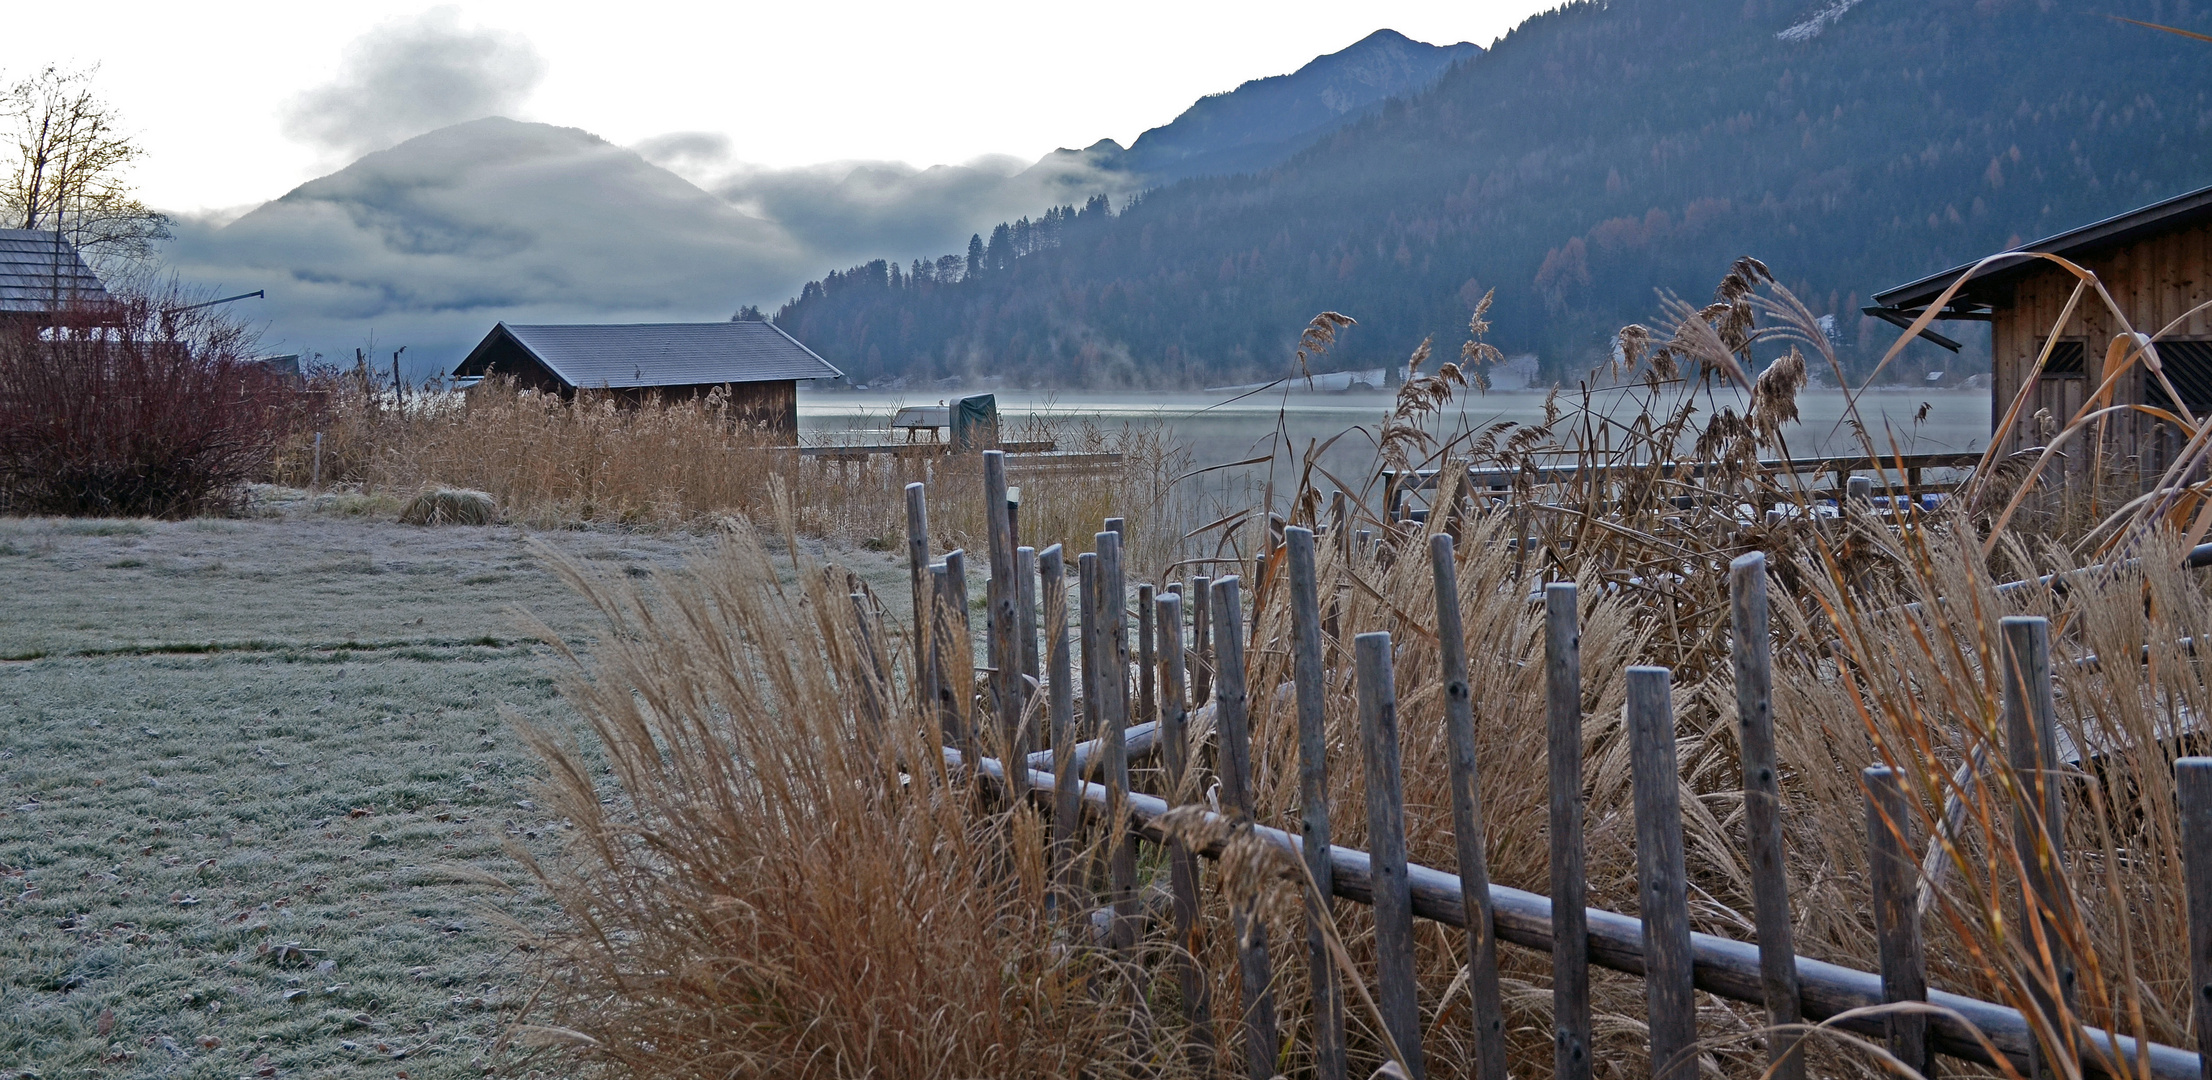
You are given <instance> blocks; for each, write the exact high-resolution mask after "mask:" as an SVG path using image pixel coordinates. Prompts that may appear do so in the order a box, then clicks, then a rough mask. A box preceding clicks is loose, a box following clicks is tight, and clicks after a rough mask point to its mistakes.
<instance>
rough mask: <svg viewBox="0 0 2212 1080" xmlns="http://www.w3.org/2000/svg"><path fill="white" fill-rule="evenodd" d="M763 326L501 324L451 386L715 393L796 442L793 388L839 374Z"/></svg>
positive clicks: (639, 398) (666, 395) (736, 412)
mask: <svg viewBox="0 0 2212 1080" xmlns="http://www.w3.org/2000/svg"><path fill="white" fill-rule="evenodd" d="M843 374H844V373H843V372H841V371H839V370H837V368H836V367H834V366H832V365H831V364H830V362H829V361H827V360H824V359H822V358H821V357H820V356H818V355H816V354H815V352H814V350H812V349H809V348H807V347H806V346H804V345H801V344H800V343H799V341H798V339H797V338H794V337H792V336H791V335H789V334H786V333H784V332H783V330H782V329H780V328H778V327H777V326H776V324H774V323H770V322H761V321H752V320H747V321H744V322H710V323H630V324H589V323H587V324H568V325H530V326H523V325H515V324H510V323H504V322H503V323H500V324H499V325H497V326H494V327H492V331H491V333H489V334H487V335H485V336H484V340H483V341H481V342H479V343H477V346H476V348H475V349H474V350H472V351H470V353H469V354H468V357H467V359H464V360H462V361H461V362H460V364H459V365H458V366H456V367H455V368H454V369H453V375H454V377H455V378H456V379H462V380H475V379H482V378H486V377H497V376H504V377H507V378H511V379H513V380H514V381H515V383H516V385H518V386H523V387H528V388H531V389H535V390H541V391H544V392H547V393H557V394H559V395H561V396H562V397H564V398H574V397H575V396H576V394H577V392H579V391H585V392H595V391H596V392H602V393H606V394H609V395H612V396H613V397H614V399H615V400H617V401H619V402H622V403H624V404H627V405H633V406H634V405H640V404H643V403H644V402H646V401H647V400H653V399H657V400H660V401H687V400H691V399H693V398H699V397H704V396H706V395H707V394H708V393H710V392H712V391H714V390H716V389H720V390H722V391H723V393H724V394H725V395H726V398H727V400H728V402H729V409H730V412H731V414H732V415H733V416H736V417H739V418H741V419H743V420H744V421H745V422H746V423H749V424H752V425H754V426H755V427H759V428H762V429H764V430H767V431H770V432H772V433H774V434H776V435H779V436H781V437H784V438H787V439H790V440H792V441H794V442H795V441H797V439H798V435H799V396H798V386H799V383H801V382H804V381H809V380H813V379H835V378H840V377H842V376H843Z"/></svg>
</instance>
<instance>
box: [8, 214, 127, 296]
mask: <svg viewBox="0 0 2212 1080" xmlns="http://www.w3.org/2000/svg"><path fill="white" fill-rule="evenodd" d="M108 299H109V298H108V291H107V289H106V288H104V287H103V286H101V284H100V279H99V277H98V276H97V275H95V274H94V273H93V272H92V268H91V267H89V266H86V265H85V264H84V260H83V259H80V258H78V257H77V249H76V248H73V247H71V246H69V244H68V243H67V242H66V241H64V240H62V239H61V238H60V234H58V233H51V232H47V231H45V230H43V229H0V312H41V313H43V312H49V311H53V310H55V309H56V308H58V307H64V306H67V305H70V304H105V303H107V302H108ZM57 301H58V303H57Z"/></svg>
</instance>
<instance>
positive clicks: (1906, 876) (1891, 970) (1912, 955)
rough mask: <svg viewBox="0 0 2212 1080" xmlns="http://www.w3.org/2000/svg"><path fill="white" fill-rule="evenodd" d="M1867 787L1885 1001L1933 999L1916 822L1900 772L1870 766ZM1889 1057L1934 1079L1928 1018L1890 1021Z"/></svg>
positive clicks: (1915, 1015) (1903, 1016)
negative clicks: (1924, 946) (1910, 815)
mask: <svg viewBox="0 0 2212 1080" xmlns="http://www.w3.org/2000/svg"><path fill="white" fill-rule="evenodd" d="M1859 776H1860V777H1861V782H1862V783H1863V784H1865V786H1866V855H1867V868H1868V871H1869V874H1868V876H1869V878H1870V879H1871V881H1872V884H1873V886H1874V938H1875V941H1876V943H1877V944H1878V946H1879V949H1880V952H1881V957H1882V1000H1883V1002H1885V1003H1887V1002H1897V1001H1922V1002H1924V1001H1926V1000H1928V962H1927V957H1926V954H1925V953H1924V952H1923V951H1922V950H1921V944H1920V905H1919V902H1918V893H1919V889H1918V885H1917V882H1916V881H1915V879H1916V878H1918V877H1919V875H1920V866H1919V863H1918V862H1917V861H1916V860H1914V858H1913V856H1912V850H1913V846H1912V821H1911V819H1910V818H1908V817H1907V816H1906V814H1907V813H1908V811H1907V809H1906V805H1905V785H1904V784H1903V783H1902V782H1900V780H1899V778H1898V775H1897V770H1895V769H1891V768H1889V767H1887V766H1884V765H1874V766H1869V767H1868V768H1866V769H1865V770H1863V771H1862V772H1860V774H1859ZM1884 1024H1885V1026H1887V1027H1888V1028H1889V1052H1890V1053H1892V1054H1895V1055H1897V1059H1898V1060H1899V1061H1902V1062H1904V1063H1905V1064H1906V1065H1909V1066H1911V1067H1912V1069H1913V1070H1914V1071H1916V1072H1918V1073H1919V1074H1920V1075H1922V1076H1933V1075H1934V1068H1935V1052H1934V1051H1933V1050H1932V1049H1931V1048H1930V1044H1929V1042H1928V1015H1927V1014H1926V1013H1921V1012H1896V1013H1891V1014H1890V1015H1889V1016H1887V1017H1885V1018H1884Z"/></svg>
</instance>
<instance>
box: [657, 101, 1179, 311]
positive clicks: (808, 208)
mask: <svg viewBox="0 0 2212 1080" xmlns="http://www.w3.org/2000/svg"><path fill="white" fill-rule="evenodd" d="M636 149H637V151H638V152H639V153H640V154H642V155H643V156H644V157H645V158H646V160H648V161H652V162H654V163H655V164H658V165H662V166H664V167H666V168H668V169H670V170H672V171H675V172H677V173H681V174H683V175H684V176H686V177H688V178H690V179H691V180H692V181H693V182H695V183H698V184H699V185H700V186H702V187H704V188H706V189H707V190H708V191H712V192H714V193H715V194H716V195H719V196H721V197H722V198H723V199H725V200H727V201H728V202H729V203H730V204H731V205H733V206H735V207H737V208H738V209H740V210H742V211H744V212H746V213H747V214H750V215H752V216H755V217H759V218H761V219H763V220H766V221H772V222H775V223H776V224H777V225H780V226H782V227H783V228H784V229H785V230H786V231H788V232H789V233H790V234H791V238H792V240H793V242H794V243H796V244H798V245H799V246H800V247H801V248H803V249H805V250H806V251H808V252H809V253H810V254H811V255H812V256H813V257H814V258H815V259H816V260H817V262H818V264H819V266H820V270H821V271H827V270H832V269H843V268H844V266H845V265H847V264H850V263H853V262H858V261H863V260H867V259H879V258H893V259H899V260H901V261H905V260H910V259H914V258H931V257H934V256H936V255H943V254H946V253H949V252H963V251H966V250H967V244H968V237H969V236H970V235H972V234H974V233H977V232H989V231H990V229H991V226H992V225H995V224H997V223H998V222H1001V221H1012V220H1014V219H1015V218H1019V217H1025V216H1032V217H1033V216H1035V215H1037V214H1040V213H1043V212H1044V209H1045V208H1046V207H1048V206H1058V205H1067V204H1078V205H1080V204H1081V203H1082V202H1083V200H1085V199H1087V198H1089V197H1090V196H1092V195H1096V194H1099V193H1101V192H1104V193H1107V194H1110V195H1114V196H1116V197H1117V198H1119V197H1123V196H1126V195H1128V194H1130V193H1132V192H1134V191H1135V190H1137V189H1138V188H1139V187H1140V186H1141V185H1140V184H1139V182H1138V179H1137V178H1136V177H1133V176H1130V175H1129V174H1127V173H1123V172H1117V171H1114V170H1111V169H1107V168H1105V167H1102V166H1101V165H1100V164H1099V163H1098V161H1097V160H1096V159H1095V158H1094V157H1093V156H1092V155H1091V154H1089V153H1086V152H1083V151H1060V152H1057V153H1054V154H1051V155H1048V156H1047V157H1046V158H1045V159H1044V160H1042V161H1039V162H1037V163H1035V164H1030V163H1028V162H1024V161H1022V160H1020V159H1018V158H1013V157H1006V156H1003V155H999V156H992V157H984V158H978V159H976V160H974V161H970V162H968V163H966V164H964V165H935V166H931V167H929V168H916V167H915V166H912V165H908V164H905V163H903V162H895V161H840V162H830V163H827V164H821V165H806V166H800V167H798V168H768V167H764V166H755V165H747V164H744V163H742V162H738V161H734V160H732V156H731V145H730V142H729V140H728V139H726V138H725V137H723V136H721V135H717V134H712V133H704V132H679V133H675V134H670V135H662V136H658V137H656V138H653V139H648V140H646V141H644V142H642V143H640V144H638V145H637V147H636ZM816 276H819V271H817V274H816Z"/></svg>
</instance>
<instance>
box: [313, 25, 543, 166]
mask: <svg viewBox="0 0 2212 1080" xmlns="http://www.w3.org/2000/svg"><path fill="white" fill-rule="evenodd" d="M544 75H545V62H544V61H543V60H542V59H540V58H539V56H538V54H537V51H536V50H535V49H533V48H531V46H530V43H529V41H527V40H525V39H524V38H522V37H520V36H517V35H514V34H508V33H504V32H501V31H497V30H490V29H484V28H476V29H464V28H463V27H462V26H461V24H460V20H459V17H458V16H457V15H456V14H455V12H454V11H453V9H451V8H436V9H433V10H431V11H428V12H425V13H423V14H422V15H421V16H419V17H417V18H416V19H414V20H413V21H410V22H401V23H392V24H387V25H385V26H383V27H380V28H378V29H376V30H373V31H371V32H369V33H367V34H365V35H363V36H362V37H360V38H359V39H357V40H355V41H354V43H353V44H352V46H351V47H350V48H349V49H348V50H347V56H346V63H345V68H344V70H343V73H342V74H341V75H339V77H338V78H337V80H336V81H334V82H332V83H330V84H329V85H326V86H323V87H320V88H317V89H314V90H310V91H307V92H305V93H303V94H301V95H300V96H299V97H297V98H296V99H294V100H293V102H292V103H291V105H290V107H289V108H287V109H286V110H285V117H284V131H285V134H287V135H289V136H291V137H292V138H295V139H299V140H300V141H302V142H306V143H309V144H311V145H314V146H317V147H320V148H322V149H324V150H327V151H330V152H331V153H333V154H343V155H346V156H348V157H350V156H353V155H357V154H360V153H362V152H365V151H369V150H381V149H383V148H385V147H388V146H392V145H394V144H396V143H398V142H400V141H402V140H404V139H407V138H410V137H412V136H415V135H420V134H422V133H424V132H426V131H431V130H434V129H437V128H441V127H445V126H446V125H448V124H454V123H459V122H461V121H464V120H475V119H478V118H481V117H486V116H496V115H502V114H506V113H511V112H513V111H515V109H516V107H517V106H519V105H520V104H521V103H522V101H523V99H524V98H526V97H528V96H529V94H530V91H531V90H533V89H536V87H537V85H538V81H539V80H540V79H542V78H543V77H544Z"/></svg>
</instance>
